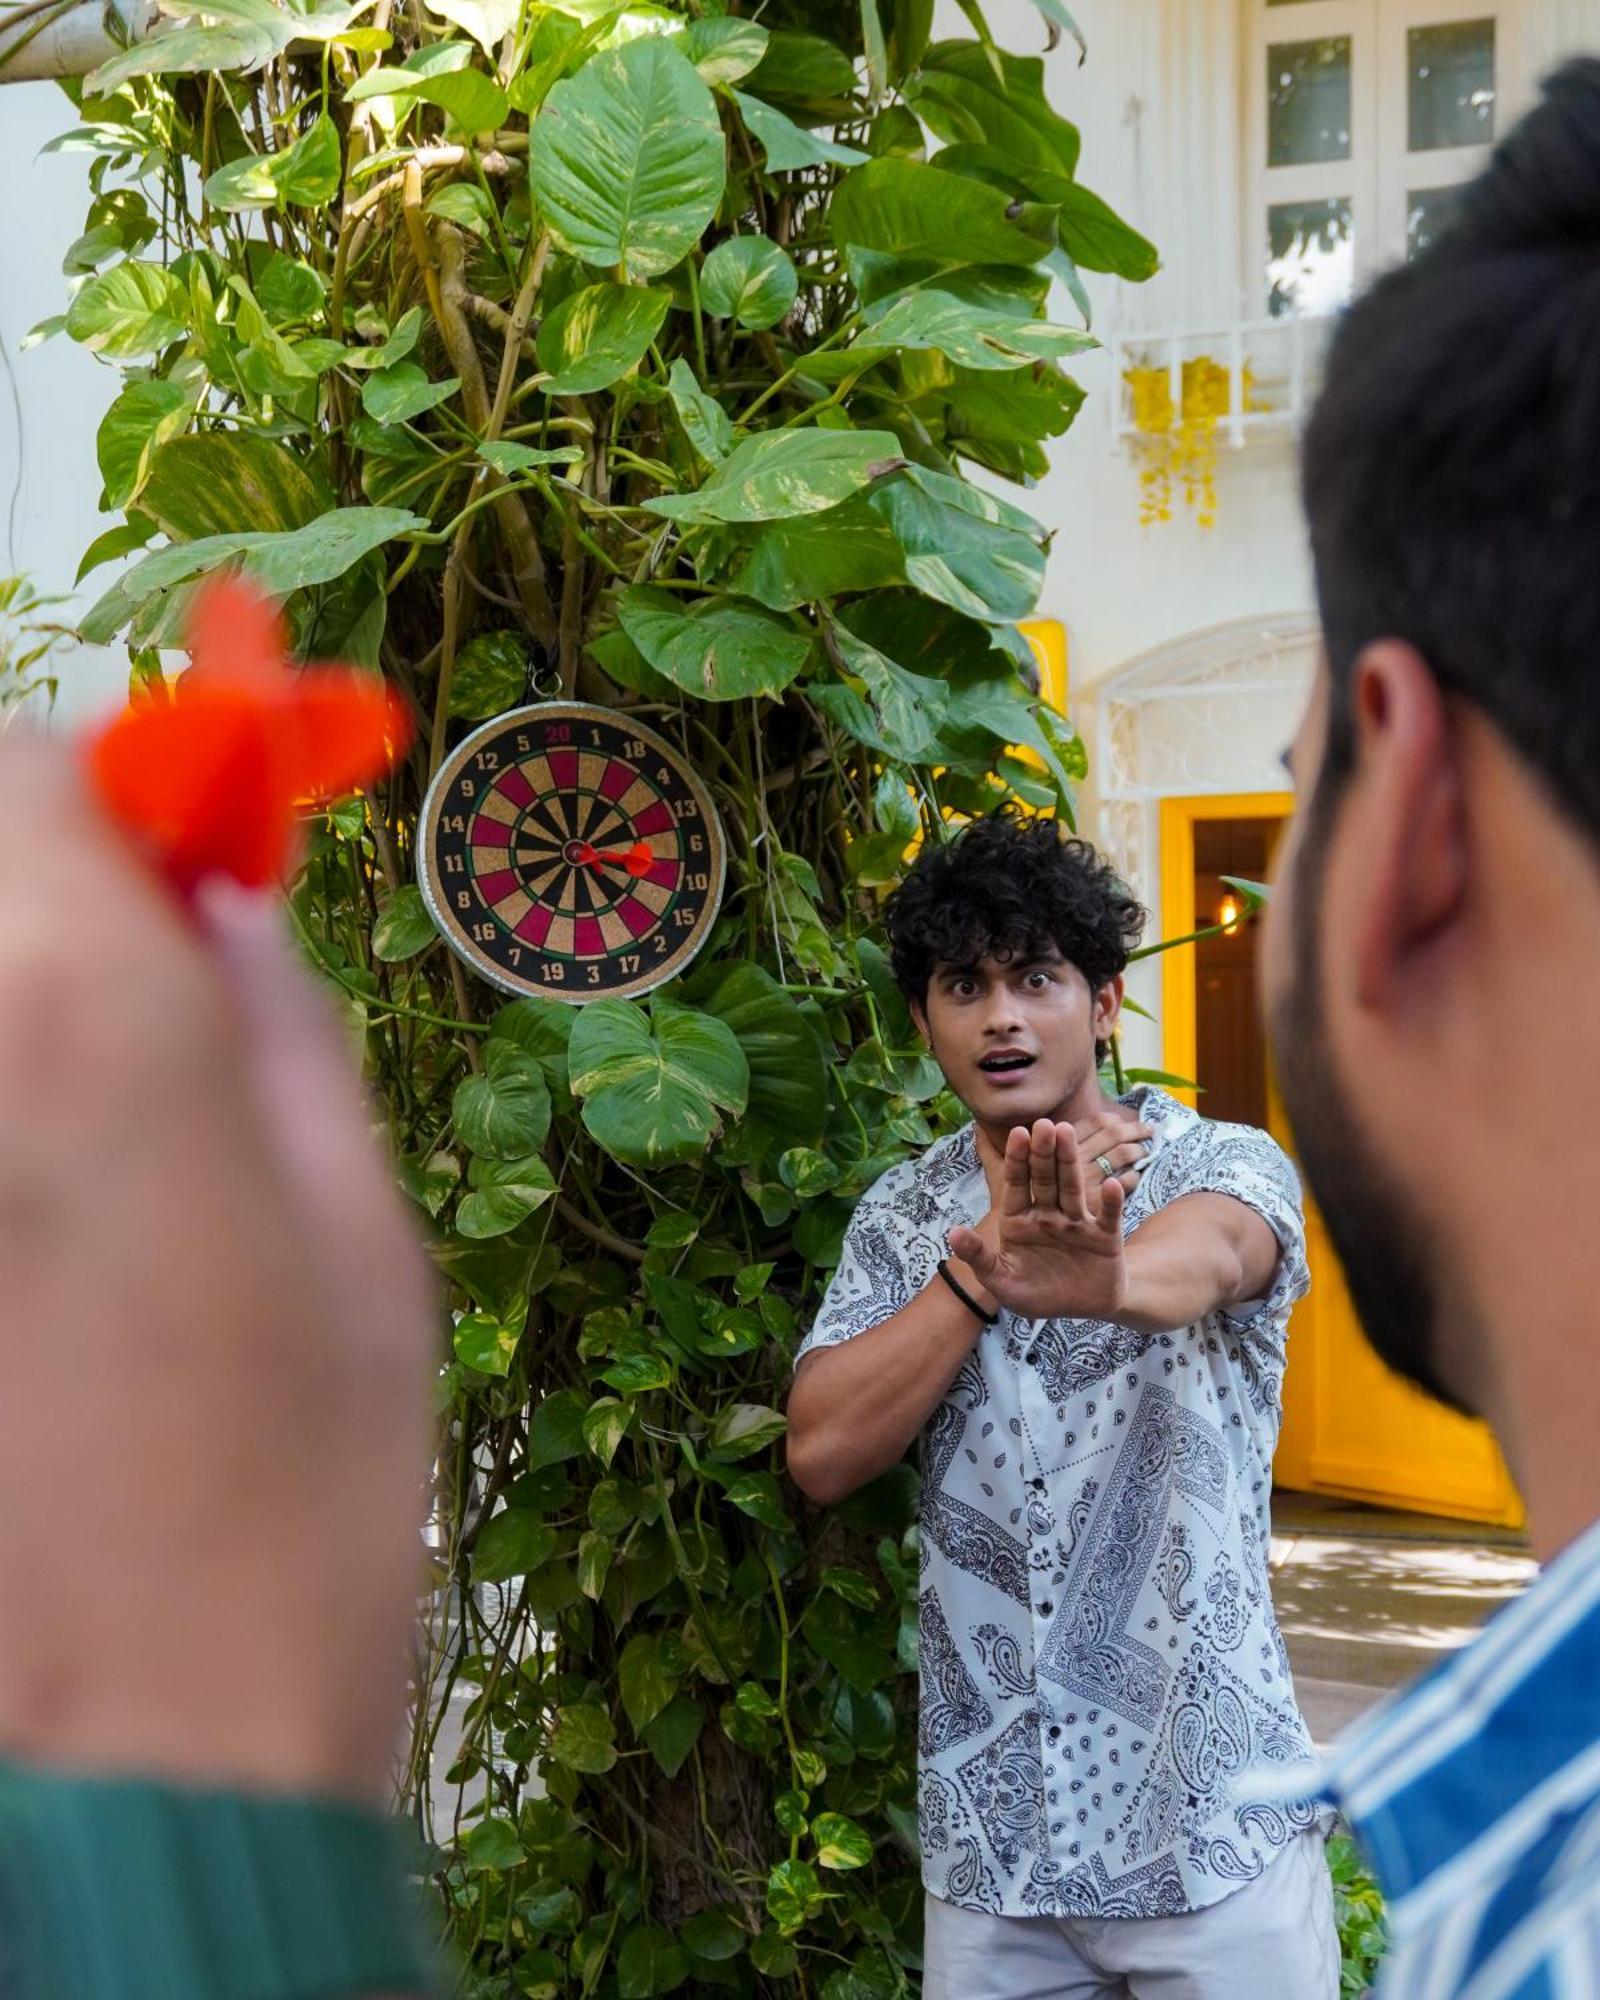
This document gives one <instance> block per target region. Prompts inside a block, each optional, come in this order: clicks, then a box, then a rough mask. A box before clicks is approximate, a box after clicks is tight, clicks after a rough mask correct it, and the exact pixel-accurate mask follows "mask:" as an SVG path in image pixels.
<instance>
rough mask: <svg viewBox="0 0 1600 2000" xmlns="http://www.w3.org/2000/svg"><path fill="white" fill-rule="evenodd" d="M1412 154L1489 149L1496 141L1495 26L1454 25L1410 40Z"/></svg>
mask: <svg viewBox="0 0 1600 2000" xmlns="http://www.w3.org/2000/svg"><path fill="white" fill-rule="evenodd" d="M1406 88H1407V93H1408V98H1409V110H1410V120H1409V127H1410V129H1409V137H1408V139H1407V141H1406V143H1407V145H1408V146H1409V147H1410V149H1411V151H1412V152H1413V153H1428V152H1432V151H1434V150H1435V149H1436V148H1437V147H1440V146H1484V145H1487V144H1488V142H1489V141H1490V140H1491V139H1492V138H1493V137H1494V22H1493V21H1450V22H1447V23H1446V24H1445V25H1444V26H1442V27H1438V28H1413V29H1412V30H1411V32H1410V33H1409V34H1408V35H1407V36H1406Z"/></svg>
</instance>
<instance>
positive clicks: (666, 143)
mask: <svg viewBox="0 0 1600 2000" xmlns="http://www.w3.org/2000/svg"><path fill="white" fill-rule="evenodd" d="M530 171H531V178H532V182H533V190H534V193H535V195H536V196H537V198H538V201H539V206H540V209H541V211H542V212H543V214H544V217H545V220H546V222H547V223H548V224H549V227H550V230H551V233H552V234H553V235H554V236H555V238H556V239H557V241H558V242H559V243H560V244H561V245H562V246H563V247H564V248H565V249H568V250H571V251H572V252H573V253H574V255H576V256H579V257H581V258H582V259H583V260H584V262H585V263H587V264H598V265H600V266H602V267H603V268H604V269H606V270H615V269H616V268H617V267H618V266H621V267H622V270H623V271H624V272H625V273H626V275H627V276H628V277H630V278H651V277H654V276H656V275H657V273H659V272H662V271H669V270H671V268H672V266H673V265H674V264H676V263H677V262H678V261H679V259H680V258H681V257H682V256H683V255H684V253H685V251H687V250H688V249H689V248H690V247H691V246H692V245H693V244H695V243H697V242H698V241H699V240H700V236H701V233H702V231H703V230H704V229H705V227H706V224H707V223H708V222H709V221H710V220H711V218H712V216H713V215H714V214H715V213H716V208H717V203H718V202H719V201H720V199H721V197H722V187H723V181H724V179H725V177H726V172H727V159H726V149H725V145H724V141H723V136H722V124H721V121H720V120H719V118H718V117H717V107H716V101H715V99H714V98H713V97H712V95H711V92H710V91H709V90H708V89H707V88H706V86H705V84H704V83H703V82H702V81H701V80H700V78H699V77H698V76H697V75H696V74H695V72H694V68H693V66H692V64H690V63H689V62H688V61H686V59H685V58H684V57H683V56H682V55H680V54H679V52H678V50H677V49H676V48H675V47H674V46H673V44H672V43H671V42H669V41H667V40H665V39H664V38H663V37H661V36H659V35H645V36H642V37H641V38H640V39H639V40H637V41H633V42H628V43H627V44H625V45H624V46H623V47H622V48H619V49H609V50H607V51H606V52H605V53H604V54H603V55H598V56H591V57H590V59H589V60H588V62H586V63H585V64H584V66H583V68H582V69H581V70H579V72H578V74H577V75H576V76H574V77H571V78H568V79H566V80H565V81H563V82H561V83H558V84H556V85H555V86H554V87H553V89H552V90H551V91H550V94H549V96H548V97H546V99H545V101H544V106H543V109H542V110H541V111H540V112H539V115H538V118H537V120H536V122H535V125H534V135H533V146H532V151H531V156H530Z"/></svg>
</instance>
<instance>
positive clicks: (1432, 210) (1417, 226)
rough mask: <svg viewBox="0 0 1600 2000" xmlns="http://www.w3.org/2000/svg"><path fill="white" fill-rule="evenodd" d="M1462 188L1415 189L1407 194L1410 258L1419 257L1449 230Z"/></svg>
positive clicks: (1408, 250) (1407, 248)
mask: <svg viewBox="0 0 1600 2000" xmlns="http://www.w3.org/2000/svg"><path fill="white" fill-rule="evenodd" d="M1460 198H1461V190H1460V188H1459V187H1442V188H1413V189H1412V190H1411V192H1410V194H1408V195H1407V196H1406V260H1407V262H1409V261H1410V260H1411V259H1412V258H1413V257H1418V256H1420V255H1421V254H1422V252H1423V251H1424V250H1426V249H1428V248H1429V246H1430V245H1431V244H1433V243H1434V242H1436V241H1437V239H1438V236H1439V233H1440V231H1441V230H1444V229H1448V228H1449V226H1450V218H1451V217H1452V215H1454V213H1455V206H1456V203H1457V202H1458V201H1459V200H1460Z"/></svg>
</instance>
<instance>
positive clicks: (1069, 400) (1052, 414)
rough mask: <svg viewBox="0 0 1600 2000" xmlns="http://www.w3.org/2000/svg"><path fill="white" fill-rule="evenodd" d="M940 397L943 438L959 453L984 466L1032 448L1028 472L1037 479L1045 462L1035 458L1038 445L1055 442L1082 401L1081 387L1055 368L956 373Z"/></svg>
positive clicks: (1003, 466)
mask: <svg viewBox="0 0 1600 2000" xmlns="http://www.w3.org/2000/svg"><path fill="white" fill-rule="evenodd" d="M939 394H940V397H941V400H942V402H943V405H944V424H945V437H946V440H947V441H948V442H949V443H950V444H951V445H953V446H954V447H955V449H956V450H957V451H968V452H969V453H970V455H971V456H972V457H974V458H977V459H978V460H979V462H980V463H982V464H985V465H987V464H990V463H992V462H993V461H994V458H995V457H996V456H997V455H1000V454H1007V453H1010V452H1013V451H1018V450H1026V449H1028V448H1030V447H1031V448H1034V449H1035V451H1036V456H1035V457H1034V458H1033V459H1032V461H1031V462H1030V465H1029V470H1030V471H1033V472H1035V473H1038V472H1040V471H1042V469H1043V467H1044V465H1045V464H1046V463H1047V462H1048V461H1047V460H1046V459H1045V457H1044V454H1043V453H1042V452H1037V443H1038V440H1040V439H1042V438H1051V437H1059V436H1060V435H1061V433H1062V432H1063V431H1064V430H1066V429H1067V428H1068V427H1069V425H1070V424H1071V423H1072V420H1073V418H1074V417H1075V416H1076V415H1077V414H1078V411H1079V410H1080V409H1081V408H1082V407H1083V401H1084V391H1083V388H1082V386H1081V385H1080V384H1079V383H1077V382H1075V381H1073V379H1072V377H1071V376H1070V375H1064V374H1062V372H1061V371H1060V370H1059V369H1056V368H1037V369H1028V370H1026V371H1023V370H1020V369H1019V370H1014V371H1011V372H1008V373H1006V374H995V373H987V372H986V373H981V374H980V373H976V372H973V371H971V370H968V369H964V368H957V370H956V371H955V380H954V382H952V383H951V384H949V385H948V387H946V388H945V389H944V390H942V391H940V392H939ZM1012 462H1013V461H1012V460H1011V459H1010V458H1009V457H1007V458H1006V459H1005V462H1004V463H1003V464H1001V465H999V466H997V467H996V469H997V470H1002V471H1003V470H1005V469H1006V467H1007V466H1008V465H1009V464H1010V463H1012Z"/></svg>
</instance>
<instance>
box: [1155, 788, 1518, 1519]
mask: <svg viewBox="0 0 1600 2000" xmlns="http://www.w3.org/2000/svg"><path fill="white" fill-rule="evenodd" d="M1293 806H1294V795H1293V794H1292V793H1290V792H1244V793H1239V792H1234V793H1211V794H1208V795H1205V796H1203V797H1194V798H1169V799H1163V800H1162V801H1161V820H1160V856H1161V911H1160V915H1161V935H1162V936H1163V937H1169V938H1170V937H1188V936H1189V935H1190V933H1191V932H1193V931H1195V930H1197V929H1199V928H1200V925H1201V924H1202V923H1203V922H1204V920H1205V915H1206V913H1205V912H1202V911H1199V910H1197V909H1196V908H1195V900H1194V846H1195V828H1196V826H1197V825H1198V824H1199V823H1200V822H1201V821H1203V820H1215V819H1281V818H1285V817H1287V815H1288V814H1289V813H1290V812H1291V811H1292V810H1293ZM1195 1002H1196V991H1195V954H1194V952H1193V950H1192V949H1189V948H1187V947H1179V948H1178V949H1177V950H1175V951H1169V952H1165V953H1163V955H1162V970H1161V1018H1162V1048H1163V1061H1164V1065H1165V1067H1166V1068H1167V1069H1168V1070H1170V1071H1172V1072H1173V1073H1174V1074H1176V1075H1178V1076H1183V1077H1193V1076H1194V1074H1195V1071H1196V1069H1197V1067H1198V1033H1197V1023H1196V1005H1195ZM1173 1094H1174V1095H1175V1096H1179V1097H1183V1098H1184V1099H1186V1100H1187V1101H1188V1102H1189V1103H1191V1104H1193V1103H1194V1102H1195V1097H1196V1093H1195V1092H1194V1091H1192V1090H1189V1091H1174V1093H1173ZM1269 1097H1270V1101H1271V1102H1272V1104H1273V1107H1274V1116H1273V1120H1272V1122H1273V1125H1274V1128H1275V1130H1276V1136H1277V1137H1278V1138H1279V1139H1280V1140H1285V1141H1286V1140H1287V1131H1286V1128H1285V1127H1284V1125H1283V1122H1282V1119H1281V1115H1280V1114H1279V1113H1278V1110H1277V1100H1276V1093H1275V1092H1272V1091H1271V1089H1270V1083H1269ZM1306 1233H1307V1251H1308V1255H1309V1258H1310V1262H1311V1268H1312V1272H1313V1282H1312V1289H1311V1293H1310V1296H1309V1297H1308V1298H1306V1299H1305V1300H1303V1301H1302V1302H1301V1304H1300V1305H1299V1306H1298V1307H1297V1308H1296V1309H1295V1320H1294V1329H1293V1339H1294V1347H1293V1349H1292V1351H1293V1352H1294V1353H1295V1356H1296V1362H1295V1366H1294V1367H1293V1368H1292V1369H1291V1370H1290V1371H1289V1374H1288V1376H1287V1377H1286V1389H1287V1393H1286V1395H1285V1399H1284V1422H1283V1431H1282V1435H1281V1436H1280V1438H1279V1441H1278V1451H1277V1456H1276V1458H1275V1460H1274V1469H1275V1472H1276V1476H1277V1478H1278V1481H1279V1483H1280V1484H1282V1485H1285V1486H1300V1487H1309V1488H1311V1489H1313V1490H1315V1491H1318V1492H1323V1493H1333V1494H1341V1495H1344V1496H1346V1497H1349V1498H1352V1499H1358V1500H1368V1501H1376V1502H1378V1503H1380V1504H1383V1505H1387V1506H1397V1507H1402V1508H1409V1509H1411V1510H1413V1511H1418V1512H1422V1513H1437V1514H1452V1515H1456V1516H1458V1517H1460V1518H1462V1519H1466V1520H1476V1521H1485V1522H1491V1523H1494V1524H1495V1525H1498V1526H1505V1527H1520V1526H1521V1525H1522V1522H1523V1519H1524V1513H1523V1508H1522V1502H1521V1499H1520V1497H1519V1495H1518V1493H1517V1490H1516V1488H1515V1486H1514V1485H1513V1483H1512V1480H1511V1476H1510V1474H1509V1472H1508V1471H1507V1470H1506V1467H1505V1463H1504V1461H1503V1460H1502V1458H1501V1457H1500V1453H1499V1450H1498V1448H1497V1447H1496V1445H1495V1442H1494V1439H1493V1437H1492V1435H1491V1433H1490V1432H1489V1431H1488V1430H1487V1428H1486V1427H1485V1426H1483V1425H1481V1424H1472V1423H1469V1422H1468V1421H1467V1420H1466V1419H1465V1418H1462V1417H1458V1416H1456V1415H1455V1414H1454V1412H1452V1411H1449V1410H1446V1409H1445V1408H1444V1407H1443V1406H1442V1405H1441V1404H1438V1403H1435V1402H1433V1401H1431V1400H1430V1399H1428V1398H1426V1397H1424V1396H1421V1395H1420V1394H1419V1393H1418V1392H1417V1391H1415V1390H1413V1389H1411V1388H1410V1387H1409V1385H1407V1384H1405V1383H1403V1382H1401V1381H1400V1380H1399V1379H1398V1378H1397V1377H1395V1376H1393V1375H1391V1374H1390V1373H1389V1372H1388V1370H1386V1369H1385V1368H1384V1367H1383V1364H1382V1363H1381V1362H1380V1361H1379V1360H1378V1358H1377V1356H1376V1355H1375V1354H1374V1353H1373V1351H1372V1349H1371V1348H1370V1347H1369V1346H1368V1345H1367V1343H1366V1341H1365V1339H1364V1338H1363V1337H1362V1335H1361V1333H1360V1329H1359V1326H1358V1324H1357V1321H1356V1318H1355V1313H1354V1309H1353V1308H1352V1306H1351V1304H1350V1301H1349V1295H1348V1293H1347V1292H1346V1290H1345V1284H1344V1274H1343V1272H1342V1271H1341V1270H1340V1269H1339V1265H1338V1259H1337V1258H1336V1256H1335V1255H1334V1251H1333V1247H1332V1245H1331V1243H1330V1242H1329V1241H1328V1238H1327V1233H1326V1230H1325V1229H1324V1227H1323V1223H1322V1219H1321V1217H1320V1216H1319V1215H1318V1214H1317V1212H1316V1208H1315V1205H1314V1204H1312V1203H1310V1202H1309V1201H1308V1203H1307V1206H1306Z"/></svg>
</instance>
